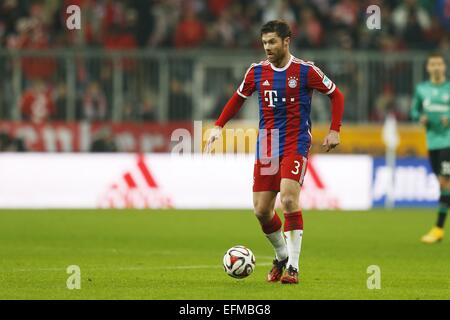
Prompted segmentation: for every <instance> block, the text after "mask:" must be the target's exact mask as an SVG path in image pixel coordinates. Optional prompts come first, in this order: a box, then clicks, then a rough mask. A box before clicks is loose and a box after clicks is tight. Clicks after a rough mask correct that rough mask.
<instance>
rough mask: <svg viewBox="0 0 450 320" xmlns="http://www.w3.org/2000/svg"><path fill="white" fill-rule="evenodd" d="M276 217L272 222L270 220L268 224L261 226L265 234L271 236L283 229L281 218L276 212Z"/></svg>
mask: <svg viewBox="0 0 450 320" xmlns="http://www.w3.org/2000/svg"><path fill="white" fill-rule="evenodd" d="M274 213H275V214H274V216H273V218H272V220H270V221H269V222H268V223H266V224H263V225H261V227H262V229H263V232H264V233H265V234H271V233H274V232H275V231H278V230H280V229H281V225H282V223H281V220H280V217H279V216H278V214H277V213H276V212H274Z"/></svg>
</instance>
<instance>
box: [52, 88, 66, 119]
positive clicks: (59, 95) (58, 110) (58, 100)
mask: <svg viewBox="0 0 450 320" xmlns="http://www.w3.org/2000/svg"><path fill="white" fill-rule="evenodd" d="M53 100H54V102H55V112H54V114H53V119H55V120H66V117H67V88H66V85H65V83H59V84H58V85H57V86H56V88H55V90H54V95H53Z"/></svg>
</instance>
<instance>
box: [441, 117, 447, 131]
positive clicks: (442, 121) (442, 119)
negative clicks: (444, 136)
mask: <svg viewBox="0 0 450 320" xmlns="http://www.w3.org/2000/svg"><path fill="white" fill-rule="evenodd" d="M441 123H442V125H443V126H444V128H447V127H448V117H447V116H442V118H441Z"/></svg>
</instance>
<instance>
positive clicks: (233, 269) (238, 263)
mask: <svg viewBox="0 0 450 320" xmlns="http://www.w3.org/2000/svg"><path fill="white" fill-rule="evenodd" d="M223 268H224V270H225V272H226V273H227V274H228V275H229V276H230V277H233V278H237V279H243V278H245V277H248V276H249V275H250V274H252V272H253V270H255V255H254V254H253V252H252V251H251V250H250V249H248V248H246V247H244V246H234V247H232V248H230V249H228V251H227V252H226V253H225V256H224V257H223Z"/></svg>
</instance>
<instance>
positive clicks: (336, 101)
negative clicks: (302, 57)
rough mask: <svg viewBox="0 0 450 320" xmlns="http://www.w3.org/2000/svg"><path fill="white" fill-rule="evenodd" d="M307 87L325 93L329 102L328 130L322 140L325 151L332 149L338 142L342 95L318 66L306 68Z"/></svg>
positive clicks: (342, 105) (342, 102)
mask: <svg viewBox="0 0 450 320" xmlns="http://www.w3.org/2000/svg"><path fill="white" fill-rule="evenodd" d="M308 87H309V88H311V89H315V90H317V91H319V92H320V93H322V94H325V95H327V96H328V97H329V98H330V102H331V125H330V131H329V132H328V134H327V136H326V137H325V139H324V141H323V144H322V145H323V146H324V147H325V148H326V151H327V152H328V151H330V150H332V149H334V148H335V147H336V146H337V145H339V143H340V137H339V132H340V129H341V124H342V116H343V114H344V95H343V94H342V92H341V90H339V88H338V87H337V86H336V84H335V83H334V82H333V81H331V80H330V79H329V78H328V77H327V76H326V75H325V74H324V73H323V72H322V71H321V70H320V69H319V68H317V67H316V66H311V67H310V68H309V70H308Z"/></svg>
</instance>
